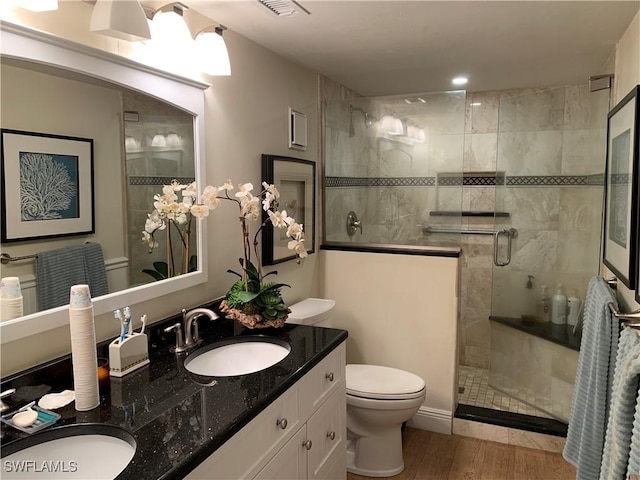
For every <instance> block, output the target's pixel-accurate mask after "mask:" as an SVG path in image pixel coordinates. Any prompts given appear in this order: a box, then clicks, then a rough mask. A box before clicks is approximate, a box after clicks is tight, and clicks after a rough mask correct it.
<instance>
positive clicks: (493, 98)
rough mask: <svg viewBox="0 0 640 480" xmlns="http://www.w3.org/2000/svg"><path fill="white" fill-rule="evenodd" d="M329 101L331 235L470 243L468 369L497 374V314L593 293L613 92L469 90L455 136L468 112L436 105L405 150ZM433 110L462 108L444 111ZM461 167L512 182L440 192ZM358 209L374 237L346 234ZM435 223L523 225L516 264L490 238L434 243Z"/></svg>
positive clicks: (465, 320)
mask: <svg viewBox="0 0 640 480" xmlns="http://www.w3.org/2000/svg"><path fill="white" fill-rule="evenodd" d="M324 98H325V100H326V111H325V115H326V118H325V145H324V147H325V156H324V158H325V162H326V164H325V186H326V187H327V188H325V195H326V201H325V205H326V217H325V222H326V225H325V239H326V240H327V241H334V242H338V241H346V242H349V241H355V242H364V243H367V242H368V243H392V244H421V245H424V244H427V243H428V242H430V243H431V244H433V243H435V242H460V244H461V246H462V251H463V255H462V259H461V260H462V262H461V264H462V271H461V276H462V281H461V304H460V318H459V321H460V328H459V332H460V335H459V342H460V343H459V355H460V362H461V363H462V364H464V365H469V366H474V367H482V368H488V367H489V366H490V357H491V355H490V345H491V331H490V323H489V316H490V315H499V316H508V317H516V318H519V317H520V316H521V315H522V314H523V313H529V312H528V311H529V310H533V309H535V302H536V301H537V299H538V297H539V291H540V286H541V285H543V284H546V285H547V286H548V288H549V291H550V294H551V295H552V294H553V292H554V290H555V287H556V285H557V284H558V283H562V284H563V285H564V286H565V292H566V293H568V291H569V290H572V289H575V290H576V292H577V294H578V296H580V298H583V296H584V290H585V288H586V284H587V281H588V279H589V278H590V276H592V275H593V274H595V273H596V272H597V269H598V258H599V248H600V243H599V236H600V234H599V232H600V218H601V204H602V191H603V190H602V173H603V170H604V157H605V147H606V114H607V108H608V101H607V100H608V92H607V91H602V92H597V93H590V92H589V90H588V87H587V85H577V86H568V87H561V88H554V89H520V90H510V91H496V92H474V93H468V94H467V96H466V100H465V102H464V103H465V105H466V107H465V111H464V119H463V124H464V129H463V130H462V129H460V128H457V129H456V128H455V127H454V128H450V129H449V130H446V128H448V127H452V126H453V125H454V124H455V119H456V118H457V115H458V114H459V113H460V112H459V111H458V110H457V109H456V108H457V107H453V104H452V103H450V104H449V105H447V102H445V101H439V102H431V100H432V99H431V98H429V102H428V103H427V104H426V105H427V106H428V107H431V110H429V109H428V107H425V111H428V112H429V113H428V120H429V121H430V122H431V123H429V124H427V123H425V125H426V126H427V128H426V129H425V130H427V141H426V142H425V143H424V144H417V145H413V146H404V147H403V148H397V147H398V145H397V144H394V143H393V142H391V141H389V140H388V139H383V140H380V139H377V140H376V139H375V136H374V135H372V132H370V131H368V130H367V127H366V126H365V124H364V122H363V121H362V117H360V116H359V115H360V114H359V113H353V122H354V130H353V131H352V132H351V133H352V135H351V136H350V132H349V102H345V101H342V102H339V101H334V100H336V99H338V97H336V96H335V95H334V96H325V97H324ZM342 98H345V97H342ZM434 98H436V97H434ZM358 101H359V102H360V103H359V104H358V106H359V107H360V108H363V110H367V109H369V111H375V112H377V114H379V113H380V110H381V107H380V104H379V102H378V103H376V102H374V100H373V99H358ZM367 102H368V103H367ZM434 103H435V106H436V107H437V106H442V107H444V106H448V107H449V108H451V107H453V111H447V112H445V110H444V109H443V110H440V111H438V109H437V108H433V107H434ZM378 118H380V117H378ZM430 127H431V128H433V129H434V130H433V131H432V130H429V128H430ZM461 171H463V172H485V173H486V175H487V178H489V177H491V176H494V175H495V172H496V171H502V172H505V175H506V180H505V182H504V183H505V184H502V185H500V184H499V185H497V186H495V185H488V184H483V182H471V181H466V180H465V182H464V183H463V184H462V185H460V183H462V182H459V183H458V184H455V182H452V186H442V185H439V186H437V187H436V186H435V185H436V182H435V177H436V175H437V174H438V173H442V172H461ZM407 177H409V178H407ZM430 179H431V183H429V181H430ZM489 183H490V182H489ZM497 183H500V182H497ZM351 210H353V211H355V212H356V213H357V214H358V216H359V217H360V219H361V220H362V222H363V225H364V231H363V234H362V235H361V236H360V234H359V233H358V234H356V236H355V237H353V238H350V237H348V236H347V234H346V229H345V220H346V215H347V213H348V212H349V211H351ZM433 210H472V211H479V210H482V211H494V210H498V211H507V212H509V213H510V217H507V218H495V219H494V218H493V217H484V218H482V217H480V218H476V217H463V218H462V219H460V217H454V218H451V217H434V216H430V212H431V211H433ZM425 223H430V224H435V223H445V224H447V225H448V226H459V225H460V224H461V223H462V226H463V227H466V226H469V227H471V226H472V227H474V228H488V229H493V228H495V227H500V226H501V225H509V226H513V227H515V228H517V229H518V231H519V235H518V238H517V239H516V240H515V241H514V244H513V252H512V262H511V264H510V265H509V266H507V267H504V268H496V269H495V270H494V268H493V261H492V256H493V239H492V238H491V237H490V236H474V235H463V236H446V235H432V236H430V237H424V236H423V234H422V232H421V226H422V225H423V224H425ZM447 237H448V238H447ZM528 275H534V276H535V279H534V288H533V289H532V290H527V289H526V288H525V286H526V282H527V278H528V277H527V276H528Z"/></svg>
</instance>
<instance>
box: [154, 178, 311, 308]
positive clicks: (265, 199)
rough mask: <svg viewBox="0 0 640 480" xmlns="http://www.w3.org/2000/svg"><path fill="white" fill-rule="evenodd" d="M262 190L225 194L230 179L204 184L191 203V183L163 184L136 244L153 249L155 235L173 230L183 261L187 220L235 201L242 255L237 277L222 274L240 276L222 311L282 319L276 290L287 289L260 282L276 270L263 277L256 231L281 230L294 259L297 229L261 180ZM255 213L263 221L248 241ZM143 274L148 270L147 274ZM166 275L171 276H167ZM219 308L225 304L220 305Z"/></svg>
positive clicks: (302, 251)
mask: <svg viewBox="0 0 640 480" xmlns="http://www.w3.org/2000/svg"><path fill="white" fill-rule="evenodd" d="M262 187H263V190H262V191H260V193H259V194H258V195H254V194H253V193H252V192H253V185H252V184H251V183H245V184H240V185H238V191H237V192H235V193H234V194H233V196H231V195H230V192H231V191H232V190H234V186H233V184H232V183H231V181H230V180H228V181H227V182H225V183H224V185H221V186H219V187H214V186H211V185H208V186H207V187H205V188H204V190H203V191H202V195H201V196H200V199H199V200H200V202H199V203H197V202H196V198H197V193H196V185H195V183H191V184H189V185H182V184H180V183H178V182H177V181H175V180H174V181H173V182H172V183H171V185H165V186H164V187H163V189H162V195H156V196H154V204H153V205H154V210H153V211H152V212H151V213H150V214H148V218H147V221H146V224H145V229H144V231H143V232H142V241H143V242H144V243H146V244H147V245H148V246H149V250H150V251H152V250H153V249H154V248H156V247H157V246H158V243H157V242H156V240H155V238H154V237H155V235H156V234H157V232H159V231H162V230H167V231H168V230H169V229H170V228H171V226H172V225H173V226H175V228H176V229H177V231H178V232H179V234H180V239H181V242H182V245H183V247H184V248H185V255H184V257H183V258H189V254H188V249H189V235H190V233H191V222H192V219H193V218H194V217H195V218H198V219H202V218H205V217H207V216H208V215H209V212H210V211H212V210H214V209H216V208H217V207H218V206H219V205H220V204H221V202H222V201H230V202H235V203H237V205H238V208H239V211H240V216H239V221H240V224H241V227H242V250H243V256H242V258H240V259H239V261H240V264H241V266H242V273H238V272H234V271H232V270H228V272H230V273H233V274H235V275H237V276H238V277H240V279H239V280H238V281H236V282H235V283H234V284H233V286H232V287H231V289H230V290H229V292H228V293H227V295H226V298H225V303H226V308H230V309H236V310H240V311H242V312H243V314H246V315H254V314H258V315H260V316H262V317H264V318H265V319H267V320H274V319H282V318H284V317H286V316H287V314H288V308H287V306H286V305H285V304H284V302H283V301H282V296H281V293H280V290H281V288H282V287H285V286H287V287H288V286H289V285H286V284H282V283H270V282H264V281H263V280H264V278H265V277H266V276H268V275H272V274H275V273H277V272H269V273H267V274H263V271H262V264H261V261H260V253H259V249H258V245H259V243H258V235H259V234H260V232H261V231H262V229H263V228H264V227H265V225H267V222H270V223H271V224H272V225H273V227H274V228H278V229H283V230H284V229H286V235H287V237H289V242H288V244H287V247H288V248H289V249H290V250H293V251H294V252H295V254H296V256H297V257H298V262H300V259H302V258H304V257H306V256H307V250H306V248H305V245H304V241H305V240H304V229H303V225H302V224H299V223H297V222H296V220H295V218H293V217H290V216H288V214H287V212H286V210H277V208H278V198H279V197H280V193H279V192H278V190H277V189H276V187H275V186H274V185H270V184H268V183H266V182H262ZM178 194H181V196H182V201H181V202H178ZM261 210H263V211H264V212H266V214H267V215H266V216H265V219H264V221H262V223H261V224H260V226H259V227H258V229H257V230H256V233H255V235H254V236H253V241H252V242H251V241H250V233H249V225H248V223H247V222H248V221H258V220H259V219H260V217H261ZM252 247H253V252H254V255H255V263H256V265H257V268H256V266H254V264H253V263H252V261H251V260H252V259H251V257H252V255H251V251H252ZM170 248H171V245H170V235H169V234H168V232H167V252H168V253H167V255H168V257H167V258H168V259H169V258H170V257H169V254H170ZM168 263H170V262H168ZM187 270H188V265H187V264H186V263H185V264H184V265H183V272H186V271H187ZM147 273H149V272H147ZM169 273H170V274H169V276H171V272H169ZM223 308H225V305H223Z"/></svg>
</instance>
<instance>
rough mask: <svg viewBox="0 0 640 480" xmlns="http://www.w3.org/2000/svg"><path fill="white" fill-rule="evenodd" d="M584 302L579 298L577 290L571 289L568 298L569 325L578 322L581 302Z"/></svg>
mask: <svg viewBox="0 0 640 480" xmlns="http://www.w3.org/2000/svg"><path fill="white" fill-rule="evenodd" d="M581 303H582V302H581V301H580V299H579V298H578V294H577V292H576V291H575V290H571V293H570V294H569V298H567V306H568V310H567V325H572V326H573V325H575V324H576V323H578V317H579V315H580V304H581Z"/></svg>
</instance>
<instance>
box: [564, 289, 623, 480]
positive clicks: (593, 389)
mask: <svg viewBox="0 0 640 480" xmlns="http://www.w3.org/2000/svg"><path fill="white" fill-rule="evenodd" d="M612 305H613V306H616V308H617V302H616V300H615V298H614V296H613V293H612V292H611V289H610V288H609V287H608V286H607V284H606V283H605V281H604V279H602V277H593V278H592V279H591V280H590V281H589V286H588V288H587V294H586V296H585V306H584V316H583V322H584V325H583V333H582V343H581V346H580V355H579V357H578V369H577V372H576V382H575V386H574V388H573V401H572V407H571V417H570V420H569V431H568V433H567V441H566V443H565V447H564V451H563V452H562V455H563V456H564V458H565V460H567V461H568V462H569V463H571V464H573V465H575V467H576V470H577V475H576V479H577V480H594V479H596V478H599V476H600V464H601V462H602V450H603V448H604V438H605V432H606V426H607V420H608V415H609V399H610V395H611V387H612V383H613V371H614V368H615V361H616V351H617V346H618V334H619V329H620V326H619V324H618V321H617V319H616V320H615V321H614V320H613V319H612V314H611V308H610V307H611V306H612Z"/></svg>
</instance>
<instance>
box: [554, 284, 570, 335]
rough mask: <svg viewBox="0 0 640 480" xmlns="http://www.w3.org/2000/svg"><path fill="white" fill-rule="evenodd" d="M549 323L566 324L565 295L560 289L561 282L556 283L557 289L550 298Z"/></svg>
mask: <svg viewBox="0 0 640 480" xmlns="http://www.w3.org/2000/svg"><path fill="white" fill-rule="evenodd" d="M551 323H553V324H555V325H566V324H567V297H565V295H564V293H563V291H562V284H558V290H557V291H556V294H555V295H554V296H553V298H552V299H551Z"/></svg>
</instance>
